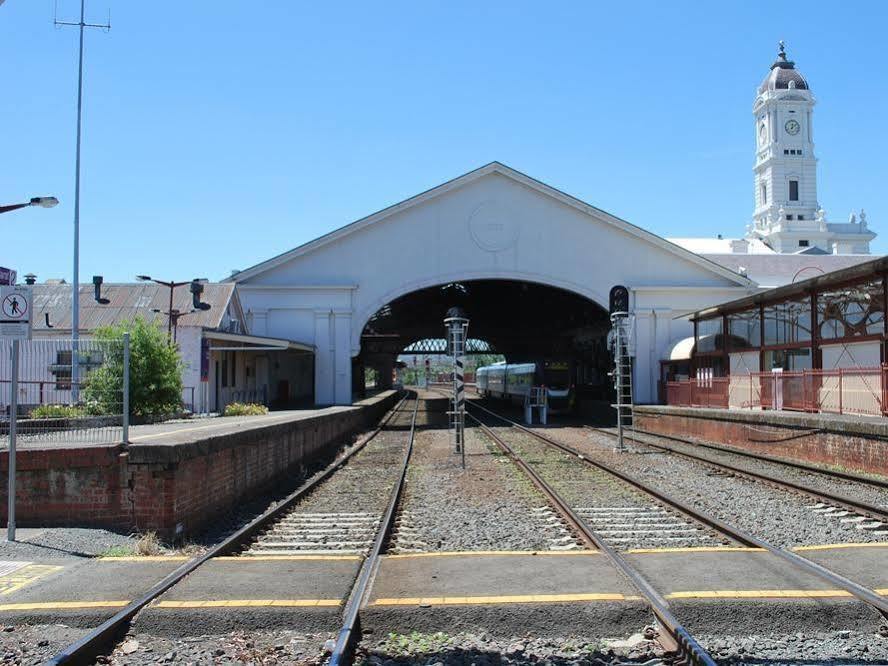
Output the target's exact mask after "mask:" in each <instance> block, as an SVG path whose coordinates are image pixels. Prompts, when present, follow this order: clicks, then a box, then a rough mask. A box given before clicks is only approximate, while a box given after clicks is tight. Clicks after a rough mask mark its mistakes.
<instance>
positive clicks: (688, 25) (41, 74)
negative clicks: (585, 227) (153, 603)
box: [0, 0, 888, 281]
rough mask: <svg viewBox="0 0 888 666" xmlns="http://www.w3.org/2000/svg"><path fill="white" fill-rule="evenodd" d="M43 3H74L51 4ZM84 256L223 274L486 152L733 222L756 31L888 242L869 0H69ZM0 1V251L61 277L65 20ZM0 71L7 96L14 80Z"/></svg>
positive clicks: (599, 194)
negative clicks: (104, 24) (80, 98)
mask: <svg viewBox="0 0 888 666" xmlns="http://www.w3.org/2000/svg"><path fill="white" fill-rule="evenodd" d="M58 4H59V13H60V15H62V18H68V19H70V18H74V17H75V16H76V12H77V11H78V7H79V2H77V1H76V0H59V1H58ZM87 9H88V20H93V21H95V22H101V21H102V20H104V19H105V18H106V13H107V11H108V9H110V10H111V19H112V23H113V29H112V30H111V32H110V33H107V34H105V33H103V32H102V31H99V30H90V31H89V32H88V33H87V35H86V77H85V81H86V83H85V111H84V149H83V189H82V194H83V198H82V212H81V218H82V235H81V276H82V279H83V280H84V281H88V280H89V279H90V276H91V275H93V274H94V273H101V274H104V275H105V278H106V280H113V281H119V280H132V279H133V276H134V275H135V274H136V273H150V274H152V275H154V276H155V277H161V278H166V279H189V278H191V277H195V276H206V277H209V278H211V279H220V278H223V277H225V276H227V275H228V274H229V271H230V270H231V269H236V268H237V269H243V268H247V267H248V266H250V265H252V264H254V263H257V262H259V261H261V260H263V259H266V258H268V257H270V256H272V255H275V254H278V253H280V252H282V251H285V250H287V249H289V248H291V247H294V246H296V245H299V244H301V243H303V242H306V241H308V240H311V239H312V238H315V237H317V236H318V235H321V234H323V233H326V232H328V231H331V230H332V229H335V228H337V227H339V226H342V225H344V224H346V223H348V222H351V221H353V220H355V219H357V218H359V217H363V216H364V215H367V214H369V213H372V212H374V211H376V210H378V209H380V208H383V207H385V206H387V205H389V204H392V203H394V202H397V201H399V200H402V199H404V198H407V197H409V196H411V195H413V194H416V193H418V192H420V191H423V190H425V189H428V188H429V187H433V186H435V185H437V184H439V183H441V182H443V181H445V180H448V179H450V178H453V177H455V176H458V175H460V174H462V173H464V172H466V171H469V170H471V169H473V168H476V167H478V166H481V165H483V164H486V163H487V162H490V161H492V160H499V161H502V162H505V163H506V164H508V165H510V166H512V167H514V168H516V169H518V170H520V171H523V172H525V173H527V174H529V175H531V176H533V177H535V178H538V179H539V180H542V181H544V182H546V183H548V184H550V185H553V186H555V187H558V188H559V189H562V190H564V191H566V192H568V193H570V194H572V195H574V196H577V197H579V198H581V199H583V200H585V201H588V202H589V203H591V204H593V205H595V206H598V207H600V208H603V209H605V210H607V211H609V212H611V213H613V214H615V215H618V216H620V217H622V218H624V219H626V220H629V221H630V222H633V223H634V224H637V225H640V226H642V227H645V228H647V229H649V230H651V231H653V232H655V233H658V234H661V235H665V236H694V235H702V236H709V235H715V234H716V233H723V234H725V235H738V234H741V233H742V231H743V229H744V226H745V224H746V223H747V221H748V219H749V217H750V214H751V209H752V175H751V168H752V158H753V141H754V133H753V124H752V116H751V105H752V101H753V96H754V91H755V88H756V86H757V85H758V83H759V82H760V80H761V79H762V78H763V77H764V76H765V74H766V73H767V71H768V67H769V66H770V64H771V62H772V61H773V59H774V55H775V52H776V42H777V40H778V39H784V40H786V42H787V51H788V54H789V56H790V57H791V58H792V59H794V60H795V61H796V63H797V66H798V68H799V69H800V70H801V71H802V73H803V74H805V76H806V77H807V78H808V81H809V83H810V84H811V87H812V90H813V92H814V94H815V95H816V96H817V98H818V101H819V103H818V106H817V109H816V112H815V128H814V129H815V141H816V144H817V154H818V157H819V159H820V166H819V176H820V177H819V185H820V190H819V198H820V202H821V204H822V205H823V206H824V207H825V208H826V210H827V213H828V215H829V217H830V219H833V220H844V219H846V218H847V216H848V214H849V212H850V210H851V209H852V208H855V209H859V208H860V207H861V206H862V207H864V208H866V210H867V213H868V219H869V222H870V225H871V227H872V228H873V229H874V230H875V231H877V232H880V233H881V237H880V238H878V239H877V240H876V242H875V244H874V248H873V249H874V252H877V253H880V254H883V253H885V252H886V251H888V188H886V187H885V185H884V183H885V180H886V176H888V173H886V166H885V158H884V156H885V155H886V154H888V132H886V129H885V125H884V123H885V120H884V119H885V118H886V117H888V91H886V85H885V84H886V75H885V72H886V71H888V67H886V65H888V54H886V52H885V49H884V47H883V37H884V36H883V32H884V25H885V24H886V19H888V4H886V3H880V2H854V3H836V2H817V1H813V2H812V1H808V2H804V3H787V2H733V3H727V2H718V3H715V2H706V3H703V2H680V1H674V2H668V3H667V2H622V3H616V2H606V3H605V2H574V3H567V2H545V3H543V2H536V3H529V2H520V1H515V0H512V1H510V2H483V3H479V2H460V1H455V0H452V1H448V2H384V3H367V2H361V3H358V2H354V3H350V2H338V3H318V2H314V3H309V2H294V1H292V0H264V1H260V2H243V1H240V2H233V1H230V0H222V1H217V2H206V1H200V0H190V1H188V2H173V1H171V0H155V1H153V2H134V1H132V0H127V1H123V0H88V3H87ZM52 16H53V1H52V0H6V2H5V3H3V4H2V6H0V62H2V63H3V68H2V72H3V74H2V76H3V80H4V89H5V91H6V94H4V95H3V97H2V99H0V113H2V119H3V122H2V129H0V139H2V146H3V159H2V161H0V204H3V203H13V202H17V201H20V200H23V199H27V198H28V197H30V196H33V195H42V194H51V195H56V196H58V197H59V199H61V201H62V204H61V205H59V206H58V207H57V208H55V209H52V210H42V209H25V210H23V211H18V212H15V213H9V214H6V215H3V216H2V217H0V228H2V230H3V238H4V242H2V243H0V265H4V266H9V267H11V268H15V269H18V270H19V271H20V273H24V272H28V271H33V272H35V273H37V274H38V275H39V277H40V279H41V280H43V279H46V278H50V277H65V278H68V279H70V276H71V234H72V218H73V185H74V121H75V92H76V75H77V70H76V55H77V31H76V29H72V28H66V29H61V30H60V29H55V28H54V27H53V25H52ZM10 91H16V92H14V94H11V93H10Z"/></svg>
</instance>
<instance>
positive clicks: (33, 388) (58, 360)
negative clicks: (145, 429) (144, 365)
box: [0, 338, 128, 447]
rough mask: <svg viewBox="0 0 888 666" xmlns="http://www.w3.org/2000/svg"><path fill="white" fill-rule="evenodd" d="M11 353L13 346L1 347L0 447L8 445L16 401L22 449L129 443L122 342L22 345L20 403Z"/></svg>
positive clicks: (62, 341)
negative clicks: (14, 387)
mask: <svg viewBox="0 0 888 666" xmlns="http://www.w3.org/2000/svg"><path fill="white" fill-rule="evenodd" d="M12 351H13V344H12V343H10V342H0V446H6V447H8V446H9V433H10V419H11V413H12V404H13V403H14V402H15V403H17V409H16V413H17V415H18V418H17V423H16V434H17V444H18V446H28V445H29V444H31V445H35V444H52V443H66V444H68V443H70V444H101V443H117V442H122V441H124V434H125V433H124V428H125V427H126V426H128V419H125V418H124V414H125V412H126V411H127V410H126V409H125V408H124V401H125V399H126V396H125V391H124V377H125V376H126V374H127V371H128V368H127V367H126V366H127V363H128V354H127V353H126V352H127V350H126V346H125V342H124V341H123V340H102V339H92V338H90V339H84V338H81V339H80V340H78V341H77V342H74V341H73V340H71V339H63V338H48V339H39V340H38V339H35V340H28V341H22V342H20V343H19V352H18V377H17V390H16V395H15V397H16V398H17V399H16V400H15V401H14V400H13V395H12V388H13V384H14V382H13V358H12V356H13V354H12ZM75 361H76V363H75Z"/></svg>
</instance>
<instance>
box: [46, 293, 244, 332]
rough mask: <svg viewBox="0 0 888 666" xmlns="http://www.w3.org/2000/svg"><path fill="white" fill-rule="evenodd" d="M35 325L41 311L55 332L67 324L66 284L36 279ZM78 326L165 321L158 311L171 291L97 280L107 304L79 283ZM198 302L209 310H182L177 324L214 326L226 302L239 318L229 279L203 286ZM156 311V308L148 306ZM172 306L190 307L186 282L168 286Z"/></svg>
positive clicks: (89, 327) (163, 309)
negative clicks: (179, 285) (44, 282)
mask: <svg viewBox="0 0 888 666" xmlns="http://www.w3.org/2000/svg"><path fill="white" fill-rule="evenodd" d="M32 289H33V293H34V330H35V331H47V330H48V329H47V327H46V315H49V323H50V324H51V325H52V328H53V329H54V330H56V331H65V330H70V329H71V296H72V288H71V285H70V284H35V285H34V286H33V287H32ZM79 294H80V330H81V331H92V330H95V329H96V328H98V327H100V326H110V325H113V324H117V323H119V322H122V321H128V320H131V319H135V318H136V317H141V318H142V319H144V320H145V321H147V322H155V321H156V322H158V323H160V324H162V325H163V326H166V323H167V316H166V315H165V314H162V313H163V312H166V311H167V310H168V309H169V306H170V290H169V289H168V288H167V287H163V286H161V285H159V284H155V283H153V282H135V283H126V284H104V285H102V296H103V297H104V298H107V299H108V300H109V301H111V302H110V303H109V304H108V305H100V304H99V303H96V301H95V300H94V298H93V296H94V294H93V286H92V285H91V284H81V285H80V290H79ZM201 301H203V302H204V303H209V304H210V309H209V310H199V311H198V312H194V313H191V314H187V315H183V316H182V318H181V319H180V320H179V326H180V327H182V326H200V327H202V328H211V329H213V328H219V326H220V325H221V324H222V317H223V316H224V315H225V312H226V310H227V309H228V306H229V304H230V303H232V302H233V303H232V304H233V305H234V308H235V309H234V312H235V313H236V316H237V317H239V318H240V319H241V321H244V319H243V312H242V310H241V306H240V302H239V301H238V298H237V289H236V285H234V284H220V283H209V284H206V285H204V292H203V294H201ZM154 309H157V310H161V312H160V313H158V312H152V310H154ZM173 309H176V310H179V311H180V312H190V310H191V309H192V296H191V292H190V290H189V285H187V284H186V285H184V286H182V287H177V288H176V289H175V290H174V291H173Z"/></svg>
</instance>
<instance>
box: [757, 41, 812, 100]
mask: <svg viewBox="0 0 888 666" xmlns="http://www.w3.org/2000/svg"><path fill="white" fill-rule="evenodd" d="M788 88H796V89H798V90H808V82H807V81H806V80H805V77H804V76H802V75H801V74H800V73H799V71H798V70H797V69H796V68H795V63H794V62H793V61H792V60H787V59H786V46H785V45H784V44H783V42H780V50H779V51H778V52H777V60H775V61H774V64H773V65H771V71H770V72H768V75H767V76H766V77H765V80H764V81H762V85H760V86H759V89H758V91H759V93H763V92H766V91H768V90H786V89H788Z"/></svg>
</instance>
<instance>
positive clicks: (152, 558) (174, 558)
mask: <svg viewBox="0 0 888 666" xmlns="http://www.w3.org/2000/svg"><path fill="white" fill-rule="evenodd" d="M96 559H97V560H98V561H99V562H185V561H187V560H190V559H191V558H190V557H188V556H187V555H121V556H119V557H118V556H115V555H105V556H103V557H98V558H96Z"/></svg>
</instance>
